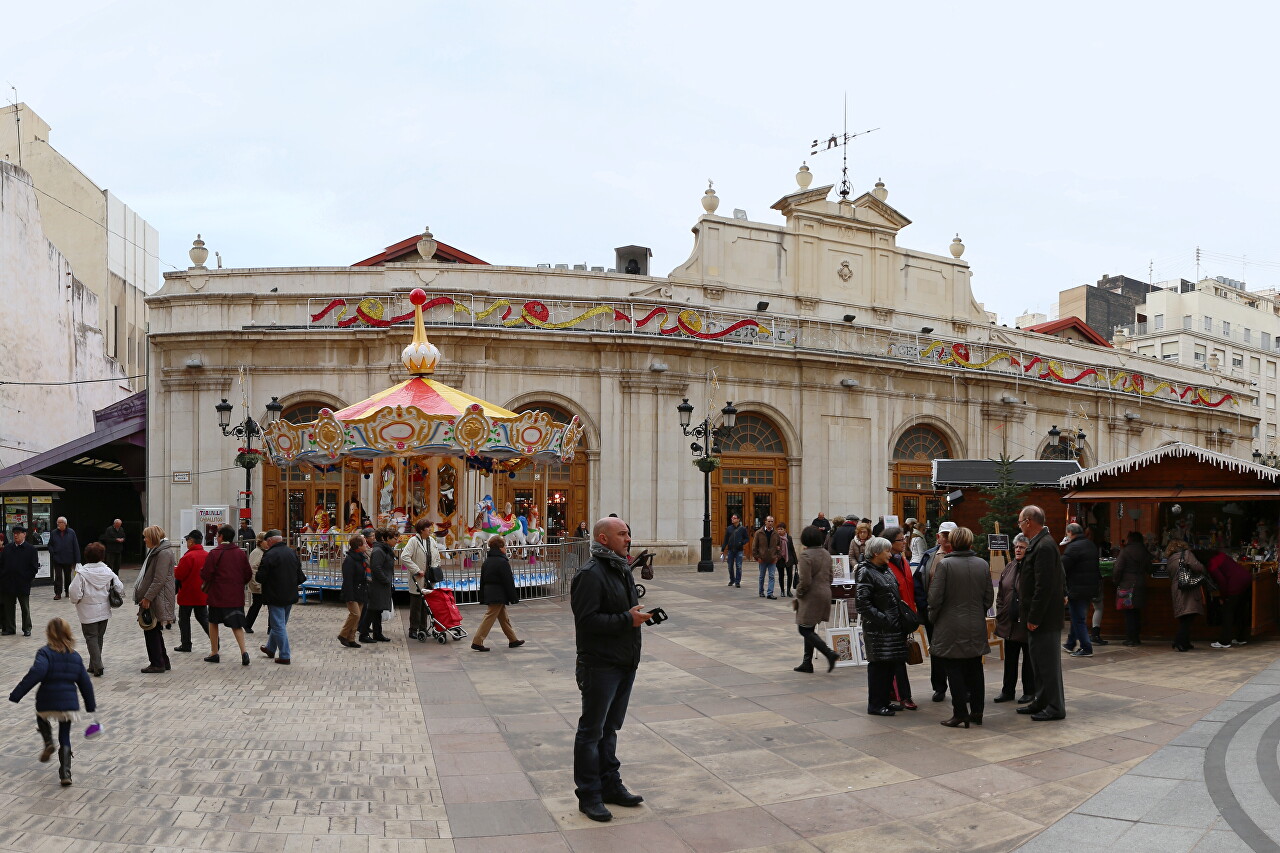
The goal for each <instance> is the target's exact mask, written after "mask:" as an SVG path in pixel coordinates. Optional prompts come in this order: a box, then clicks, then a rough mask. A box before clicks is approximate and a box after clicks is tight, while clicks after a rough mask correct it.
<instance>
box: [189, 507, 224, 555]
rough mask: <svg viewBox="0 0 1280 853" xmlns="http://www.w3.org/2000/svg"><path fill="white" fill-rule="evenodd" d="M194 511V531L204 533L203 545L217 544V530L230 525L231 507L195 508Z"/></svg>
mask: <svg viewBox="0 0 1280 853" xmlns="http://www.w3.org/2000/svg"><path fill="white" fill-rule="evenodd" d="M192 509H193V510H194V511H195V529H196V530H203V531H204V544H206V545H217V544H218V528H219V527H221V526H222V525H224V524H230V523H231V507H229V506H197V507H192Z"/></svg>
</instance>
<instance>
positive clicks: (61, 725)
mask: <svg viewBox="0 0 1280 853" xmlns="http://www.w3.org/2000/svg"><path fill="white" fill-rule="evenodd" d="M44 636H45V639H46V640H47V641H48V645H46V646H44V647H43V648H41V649H40V651H38V652H36V660H35V663H33V664H31V669H30V670H29V671H28V672H27V674H26V676H25V677H23V679H22V681H20V682H18V686H17V687H15V688H13V692H12V693H10V694H9V701H10V702H21V701H22V697H23V696H26V695H27V694H28V693H30V692H31V688H32V687H35V686H36V685H37V684H39V685H40V689H39V690H37V691H36V726H37V728H39V729H40V737H42V738H43V739H44V749H43V750H41V751H40V760H41V761H48V760H49V758H50V756H52V755H53V750H54V746H53V723H54V722H57V724H58V779H60V780H61V781H62V786H63V787H64V788H65V787H66V786H68V785H70V784H71V724H72V723H73V722H74V721H75V719H76V712H77V711H79V710H80V701H79V699H78V698H77V696H76V688H77V687H79V688H80V694H81V695H82V696H84V708H85V710H86V711H88V712H89V713H91V714H92V713H93V712H94V711H96V710H97V705H96V703H95V702H94V700H93V681H92V680H91V679H90V678H89V671H88V670H87V669H85V668H84V661H82V660H81V659H80V655H79V654H78V653H77V652H76V650H75V647H76V641H75V638H74V637H73V636H72V634H71V626H70V625H68V624H67V620H65V619H61V618H54V619H50V620H49V625H48V627H47V628H45V631H44Z"/></svg>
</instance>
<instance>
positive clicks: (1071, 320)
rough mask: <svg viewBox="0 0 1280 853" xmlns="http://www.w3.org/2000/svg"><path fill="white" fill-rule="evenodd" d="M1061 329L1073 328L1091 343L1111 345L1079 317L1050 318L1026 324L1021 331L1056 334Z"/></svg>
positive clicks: (1102, 345)
mask: <svg viewBox="0 0 1280 853" xmlns="http://www.w3.org/2000/svg"><path fill="white" fill-rule="evenodd" d="M1063 329H1075V330H1076V331H1077V332H1079V333H1080V334H1081V335H1082V336H1084V339H1085V340H1087V341H1088V342H1089V343H1091V344H1097V345H1098V346H1100V347H1109V346H1111V342H1110V341H1108V340H1107V339H1106V338H1104V337H1103V336H1102V335H1100V334H1098V333H1097V332H1095V331H1094V330H1093V329H1092V328H1090V327H1089V326H1088V325H1087V324H1086V323H1085V322H1084V320H1081V319H1080V318H1079V317H1063V318H1062V319H1060V320H1050V321H1049V322H1047V323H1037V324H1036V325H1034V326H1027V327H1026V328H1025V329H1023V330H1022V331H1024V332H1036V333H1037V334H1041V335H1057V333H1058V332H1060V331H1062V330H1063Z"/></svg>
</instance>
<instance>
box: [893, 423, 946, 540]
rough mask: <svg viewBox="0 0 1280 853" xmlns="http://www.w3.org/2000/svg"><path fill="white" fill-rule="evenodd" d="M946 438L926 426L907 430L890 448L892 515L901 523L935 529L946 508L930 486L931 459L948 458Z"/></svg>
mask: <svg viewBox="0 0 1280 853" xmlns="http://www.w3.org/2000/svg"><path fill="white" fill-rule="evenodd" d="M950 458H951V446H950V445H949V444H948V442H947V439H946V436H944V435H943V434H942V433H941V432H939V431H938V430H936V429H934V428H933V427H931V426H928V425H926V424H916V425H915V426H912V427H908V428H907V429H906V430H904V431H903V433H902V435H900V436H898V440H897V441H896V442H894V445H893V486H892V488H890V489H889V491H890V492H891V493H892V494H893V512H894V514H895V515H896V516H898V519H899V520H900V521H905V520H907V519H908V518H914V519H916V520H918V521H925V520H927V521H928V524H929V527H930V528H932V529H933V530H937V529H938V524H939V522H940V521H941V520H942V515H943V511H944V509H945V505H944V503H943V496H942V495H940V494H939V493H938V492H937V490H936V489H934V486H933V460H934V459H950Z"/></svg>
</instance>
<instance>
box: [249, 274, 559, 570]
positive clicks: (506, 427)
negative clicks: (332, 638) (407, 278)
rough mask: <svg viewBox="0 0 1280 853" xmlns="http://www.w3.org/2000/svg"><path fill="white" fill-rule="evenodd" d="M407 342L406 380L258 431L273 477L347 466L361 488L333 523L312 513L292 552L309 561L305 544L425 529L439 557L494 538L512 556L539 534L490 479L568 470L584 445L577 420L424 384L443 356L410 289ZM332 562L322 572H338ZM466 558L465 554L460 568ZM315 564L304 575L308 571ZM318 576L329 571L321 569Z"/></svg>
mask: <svg viewBox="0 0 1280 853" xmlns="http://www.w3.org/2000/svg"><path fill="white" fill-rule="evenodd" d="M409 301H410V302H411V303H412V304H413V313H414V317H413V341H412V343H410V344H409V345H408V346H407V347H405V348H404V351H403V352H402V354H401V358H402V361H403V363H404V366H405V368H406V369H407V370H408V372H409V379H407V380H406V381H404V382H401V383H399V384H397V385H394V386H392V387H391V388H388V389H386V390H384V391H380V392H378V393H377V394H374V395H373V396H372V397H369V398H368V399H366V400H362V401H361V402H359V403H356V404H354V405H351V406H347V407H346V408H345V409H342V410H340V411H337V412H334V411H332V410H330V409H322V410H320V413H319V417H318V418H317V419H316V420H315V421H312V422H311V423H301V424H294V423H289V422H288V421H284V420H280V421H276V422H275V423H272V424H271V425H270V426H268V427H266V429H265V443H266V446H267V458H268V459H269V460H270V461H271V462H272V463H273V464H275V465H278V466H280V467H288V466H300V467H302V468H303V469H304V470H311V469H315V470H317V471H332V470H335V469H336V468H337V467H354V468H356V469H357V470H359V471H360V472H361V473H362V474H363V475H364V479H365V481H366V482H367V483H368V484H369V487H370V488H367V489H366V490H365V496H366V498H367V499H368V500H369V501H370V503H371V509H372V512H370V511H367V510H366V509H365V502H364V501H363V500H361V499H360V497H359V496H357V495H351V496H350V498H349V499H348V500H347V501H346V502H345V504H343V507H342V509H341V515H342V518H340V519H333V518H330V517H329V513H328V512H327V511H325V510H323V509H320V508H318V509H317V513H316V517H315V518H314V519H312V523H311V524H310V525H308V527H309V528H310V529H309V530H304V531H303V535H302V536H300V537H298V538H299V539H301V540H303V541H301V542H299V543H296V544H297V545H298V546H299V551H300V552H301V551H304V550H305V551H306V552H307V556H308V558H309V560H310V562H312V563H315V562H316V559H315V555H314V553H313V551H318V550H325V549H323V548H318V547H317V548H309V547H308V546H309V545H311V544H313V543H310V542H309V541H307V540H308V537H311V538H316V539H317V543H315V544H319V542H318V539H319V537H327V538H326V541H327V543H328V550H330V551H334V550H337V549H339V542H338V540H344V539H345V538H346V537H345V536H342V535H341V534H342V533H351V532H354V531H355V530H357V529H359V528H360V527H363V526H367V525H369V524H371V523H372V524H375V525H376V526H378V527H390V528H393V529H396V530H399V531H400V532H401V533H402V534H405V535H407V534H411V533H412V532H413V530H414V528H415V526H416V524H417V523H418V522H419V521H421V520H423V519H426V520H428V521H430V522H431V523H432V525H434V526H435V528H436V529H437V530H439V531H442V532H443V533H444V534H445V542H446V547H448V548H449V549H451V550H454V551H458V552H462V551H467V550H470V549H475V548H479V547H482V546H483V543H484V542H485V541H486V540H487V539H488V538H489V537H490V536H492V535H494V534H498V535H502V536H504V537H505V538H506V539H507V540H508V542H509V544H511V545H514V546H516V547H522V548H523V547H526V546H536V545H538V544H540V543H541V541H542V539H543V537H544V536H545V531H543V529H542V527H541V522H540V513H539V512H538V509H537V507H534V508H532V509H531V510H530V511H529V512H528V513H527V515H522V516H517V515H516V514H515V513H513V512H512V509H511V506H510V505H509V504H508V505H507V506H505V507H504V508H503V509H502V511H498V509H497V508H496V507H495V506H494V504H493V498H492V497H491V496H492V494H493V492H494V489H493V487H492V482H491V481H490V478H494V477H512V478H514V477H515V474H516V472H517V471H519V470H520V469H521V468H523V467H525V466H527V465H536V464H547V463H559V462H569V461H571V460H572V459H573V455H574V449H575V447H576V446H577V444H578V442H579V440H580V439H581V438H582V432H583V429H582V424H581V423H580V422H579V421H578V419H577V418H576V417H574V418H572V419H570V421H569V423H558V422H556V421H554V420H552V418H551V416H550V415H548V414H547V413H545V412H537V411H529V412H521V413H516V412H512V411H508V410H507V409H504V408H502V407H501V406H497V405H494V404H493V403H489V402H486V401H484V400H481V399H480V398H478V397H473V396H472V395H470V394H467V393H464V392H462V391H459V390H458V389H456V388H451V387H449V386H448V385H445V384H444V383H442V382H438V381H436V380H435V379H433V378H431V376H432V374H433V373H434V372H435V369H436V366H437V364H438V363H439V361H440V351H439V349H437V348H436V346H435V345H434V344H432V343H431V342H430V341H429V340H427V334H426V329H425V327H424V326H423V322H422V306H423V305H424V304H425V303H426V301H427V294H426V293H425V292H424V291H423V290H422V289H420V288H419V289H416V290H414V291H413V293H412V294H410V297H409ZM335 556H337V554H333V553H331V554H329V555H327V556H326V557H325V559H324V561H325V562H326V563H334V562H337V563H338V564H339V567H338V570H337V574H338V576H339V577H338V584H339V585H340V583H341V577H340V575H341V571H340V563H341V560H340V559H338V560H334V559H333V558H334V557H335ZM474 557H475V555H474V554H462V555H461V557H460V560H461V561H462V562H463V563H464V564H467V565H470V564H472V563H474V562H475V559H474ZM316 568H318V567H317V566H314V565H313V566H312V567H311V569H312V571H314V570H315V569H316ZM324 568H325V569H329V570H332V568H333V567H331V566H328V565H326V566H325V567H324Z"/></svg>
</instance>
